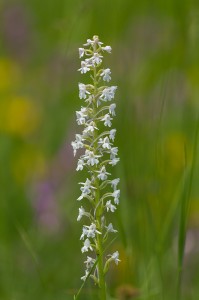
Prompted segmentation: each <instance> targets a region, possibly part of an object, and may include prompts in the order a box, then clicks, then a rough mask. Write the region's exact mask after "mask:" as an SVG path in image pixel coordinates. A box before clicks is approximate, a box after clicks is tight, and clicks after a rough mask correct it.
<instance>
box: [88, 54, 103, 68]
mask: <svg viewBox="0 0 199 300" xmlns="http://www.w3.org/2000/svg"><path fill="white" fill-rule="evenodd" d="M102 58H103V56H102V55H99V53H94V54H93V57H91V60H92V63H93V65H95V64H96V65H99V64H100V63H101V62H102Z"/></svg>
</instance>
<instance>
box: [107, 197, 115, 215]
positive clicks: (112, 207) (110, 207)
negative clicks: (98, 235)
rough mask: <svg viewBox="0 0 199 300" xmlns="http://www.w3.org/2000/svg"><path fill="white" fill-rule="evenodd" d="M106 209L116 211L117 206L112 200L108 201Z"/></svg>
mask: <svg viewBox="0 0 199 300" xmlns="http://www.w3.org/2000/svg"><path fill="white" fill-rule="evenodd" d="M106 209H107V212H108V211H109V210H110V211H111V212H114V211H115V210H116V206H115V205H113V204H111V200H109V201H107V202H106Z"/></svg>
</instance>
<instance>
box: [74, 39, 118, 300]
mask: <svg viewBox="0 0 199 300" xmlns="http://www.w3.org/2000/svg"><path fill="white" fill-rule="evenodd" d="M106 52H107V53H111V47H110V46H103V43H102V42H100V40H99V38H98V36H94V37H93V39H88V40H87V43H86V44H84V48H79V57H80V58H84V57H85V60H82V61H81V68H80V69H79V70H78V71H80V72H81V74H85V73H88V74H90V78H91V81H92V83H89V84H84V83H79V98H80V99H83V100H84V101H85V106H82V107H81V110H80V111H76V117H77V124H78V125H81V126H83V127H84V128H83V131H82V134H76V139H75V141H73V142H72V147H73V151H74V155H76V152H77V150H78V149H80V148H82V149H84V150H85V152H84V154H82V155H81V157H80V158H79V159H78V164H77V168H76V170H77V171H81V170H83V169H87V172H88V177H89V178H87V179H86V181H85V182H81V183H80V185H81V188H80V190H81V192H82V193H81V195H80V196H79V198H78V199H77V200H78V201H82V202H83V203H84V207H86V208H87V211H86V209H85V208H84V207H83V205H82V206H81V207H80V208H79V215H78V217H77V221H80V220H81V219H82V218H83V217H86V219H87V221H88V220H89V222H90V223H89V224H90V225H83V231H82V235H81V237H80V240H82V241H83V246H82V248H81V251H82V253H86V252H92V253H93V254H92V257H90V256H87V260H86V261H85V262H84V263H85V264H86V270H85V275H84V276H82V277H81V279H82V280H83V281H85V280H86V279H87V278H88V277H90V278H91V279H93V280H94V283H95V284H97V285H98V286H99V291H100V300H106V281H105V274H106V272H107V271H108V268H109V264H110V262H112V261H114V262H115V263H116V264H118V262H119V261H120V260H119V253H118V251H116V252H114V253H113V254H108V255H106V256H105V253H104V251H105V247H106V242H107V239H108V236H109V234H111V233H116V232H117V230H115V229H114V228H113V225H112V223H110V224H108V225H107V223H106V215H107V213H113V212H114V211H115V210H116V209H117V206H118V204H119V196H120V190H118V189H117V185H118V183H119V179H118V178H116V179H111V178H110V176H111V172H110V171H109V172H108V169H110V168H111V166H115V165H116V164H117V163H118V162H119V158H118V157H117V153H118V148H117V147H113V142H114V139H115V133H116V130H115V129H111V126H112V120H113V117H114V116H115V108H116V104H115V103H111V104H110V105H109V104H108V102H111V101H112V100H113V99H114V96H115V91H116V89H117V87H116V86H106V85H104V83H106V82H109V81H110V80H111V71H110V69H109V68H107V69H104V68H102V59H103V54H104V53H106ZM112 198H113V199H112ZM113 203H114V204H113ZM95 265H96V267H95V268H94V270H93V267H94V266H95ZM91 271H92V272H91Z"/></svg>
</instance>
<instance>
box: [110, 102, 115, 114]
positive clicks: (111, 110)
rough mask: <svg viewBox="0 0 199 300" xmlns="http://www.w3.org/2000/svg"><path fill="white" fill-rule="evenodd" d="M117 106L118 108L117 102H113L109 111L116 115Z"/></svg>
mask: <svg viewBox="0 0 199 300" xmlns="http://www.w3.org/2000/svg"><path fill="white" fill-rule="evenodd" d="M115 108H116V104H115V103H112V104H111V105H110V106H109V113H110V114H111V115H112V116H116V114H115Z"/></svg>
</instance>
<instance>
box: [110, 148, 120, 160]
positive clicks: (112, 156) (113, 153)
mask: <svg viewBox="0 0 199 300" xmlns="http://www.w3.org/2000/svg"><path fill="white" fill-rule="evenodd" d="M110 153H111V155H110V159H114V158H115V157H116V155H117V153H118V147H113V148H111V149H110Z"/></svg>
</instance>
